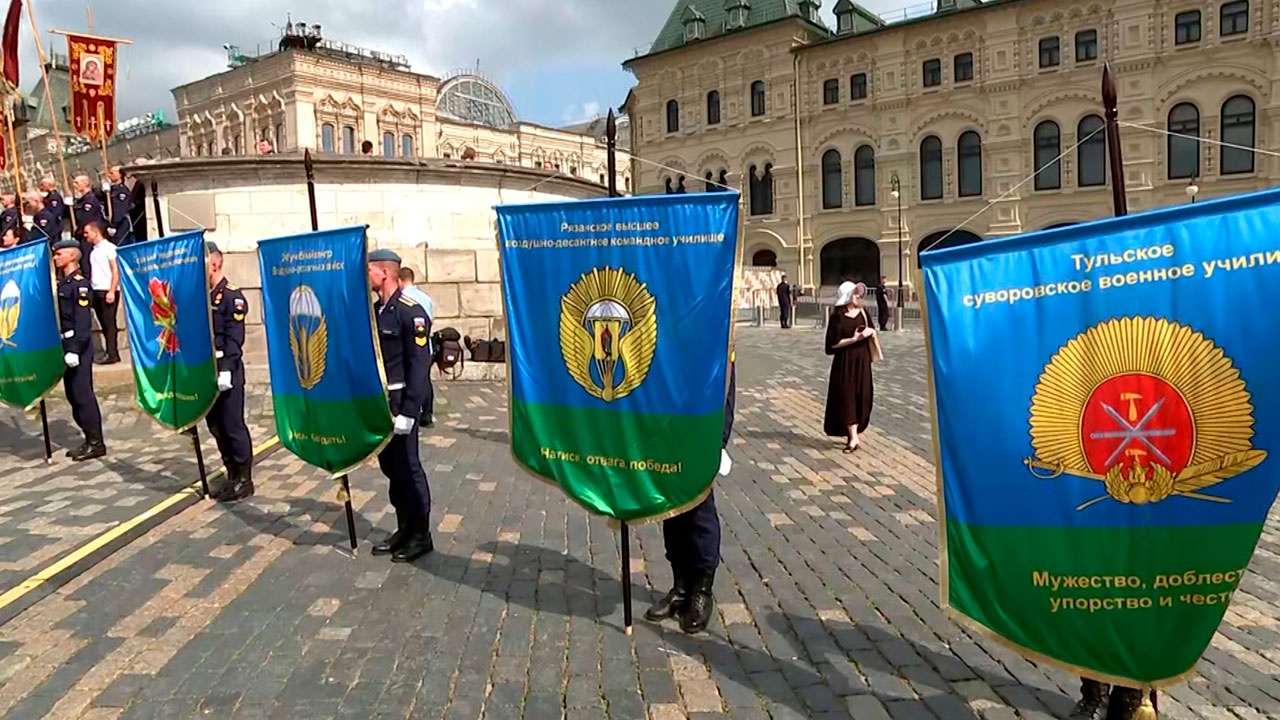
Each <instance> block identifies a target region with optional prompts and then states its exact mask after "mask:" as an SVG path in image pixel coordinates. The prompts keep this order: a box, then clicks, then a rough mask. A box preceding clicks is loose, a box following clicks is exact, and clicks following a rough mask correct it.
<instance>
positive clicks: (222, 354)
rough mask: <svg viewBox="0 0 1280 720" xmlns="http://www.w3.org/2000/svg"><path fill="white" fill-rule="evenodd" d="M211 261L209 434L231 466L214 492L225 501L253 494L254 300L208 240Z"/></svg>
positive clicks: (215, 495) (209, 267)
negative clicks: (247, 325) (230, 276)
mask: <svg viewBox="0 0 1280 720" xmlns="http://www.w3.org/2000/svg"><path fill="white" fill-rule="evenodd" d="M205 252H206V253H207V254H208V256H209V259H208V262H207V266H206V268H207V272H208V274H209V288H210V290H209V306H210V308H211V312H212V315H213V351H214V357H215V358H216V360H217V363H218V399H217V400H214V402H213V407H212V408H210V409H209V414H208V415H207V416H205V423H206V424H207V425H208V426H209V434H210V435H213V440H214V442H216V443H217V444H218V454H219V455H221V456H222V465H223V467H225V468H226V469H227V482H226V484H225V485H223V486H222V487H221V488H219V489H218V490H217V491H215V492H214V493H213V499H214V500H217V501H219V502H236V501H238V500H243V499H245V498H247V497H249V496H251V495H253V492H254V490H253V440H252V438H250V436H249V426H248V425H247V424H246V423H245V419H244V385H245V373H244V319H245V316H246V315H247V314H248V313H249V301H248V300H246V299H245V297H244V293H243V292H241V291H240V288H238V287H236V286H235V285H232V284H231V283H229V282H227V278H226V276H224V275H223V274H222V261H223V257H222V251H221V250H219V249H218V246H217V245H215V244H214V243H211V242H209V243H205Z"/></svg>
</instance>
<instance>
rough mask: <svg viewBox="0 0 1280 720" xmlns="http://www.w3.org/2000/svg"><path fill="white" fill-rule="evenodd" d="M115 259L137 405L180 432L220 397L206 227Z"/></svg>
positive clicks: (137, 247) (125, 249)
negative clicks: (118, 266) (205, 246)
mask: <svg viewBox="0 0 1280 720" xmlns="http://www.w3.org/2000/svg"><path fill="white" fill-rule="evenodd" d="M118 259H119V263H120V292H121V294H122V296H123V298H124V313H125V325H126V326H127V328H128V332H129V347H130V348H131V352H130V355H131V356H132V357H133V378H134V388H135V394H136V397H137V401H138V406H139V407H141V408H142V410H143V411H144V412H145V413H147V414H148V415H150V416H151V417H153V418H155V420H156V422H158V423H160V424H161V425H163V426H164V427H166V428H169V429H170V430H177V431H182V430H186V429H187V428H189V427H191V426H193V425H195V424H196V423H198V422H200V420H201V419H203V418H204V416H205V414H206V413H208V412H209V409H210V408H212V407H213V403H214V402H215V401H216V400H217V399H218V366H217V360H216V359H215V357H214V349H213V322H212V319H211V317H210V314H209V278H208V274H207V273H206V270H205V254H204V231H203V230H193V231H191V232H186V233H181V234H178V235H170V236H169V237H165V238H159V239H156V240H152V241H150V242H145V243H139V244H134V245H127V246H125V247H122V248H120V250H119V254H118Z"/></svg>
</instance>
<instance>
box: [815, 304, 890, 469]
mask: <svg viewBox="0 0 1280 720" xmlns="http://www.w3.org/2000/svg"><path fill="white" fill-rule="evenodd" d="M866 292H867V286H866V285H863V284H862V283H858V284H857V285H854V284H853V283H851V282H845V283H842V284H841V285H840V288H839V289H838V291H837V297H836V306H835V308H834V309H833V310H832V312H831V319H830V321H829V322H828V323H827V342H826V350H827V354H828V355H832V356H834V358H833V359H832V361H831V380H830V382H829V383H828V384H827V411H826V414H825V416H824V417H823V420H822V428H823V431H824V432H826V434H827V435H828V436H829V437H843V438H844V439H845V446H844V451H845V452H846V453H851V452H854V451H855V450H857V449H858V447H859V445H860V444H861V436H862V434H863V433H865V432H866V431H867V425H868V424H870V422H871V403H872V387H871V362H872V360H875V359H878V358H879V355H880V352H879V349H880V344H879V342H880V341H879V340H878V339H877V338H876V330H875V328H874V327H872V326H871V322H870V320H869V319H868V318H867V314H866V312H865V311H863V309H862V296H863V295H865V294H866Z"/></svg>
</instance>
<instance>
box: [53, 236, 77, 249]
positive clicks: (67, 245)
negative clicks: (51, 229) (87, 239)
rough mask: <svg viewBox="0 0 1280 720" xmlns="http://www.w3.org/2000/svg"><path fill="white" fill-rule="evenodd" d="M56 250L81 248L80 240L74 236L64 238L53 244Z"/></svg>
mask: <svg viewBox="0 0 1280 720" xmlns="http://www.w3.org/2000/svg"><path fill="white" fill-rule="evenodd" d="M53 249H54V250H79V249H80V241H79V240H75V239H73V238H63V239H62V240H59V241H58V242H56V243H54V244H53Z"/></svg>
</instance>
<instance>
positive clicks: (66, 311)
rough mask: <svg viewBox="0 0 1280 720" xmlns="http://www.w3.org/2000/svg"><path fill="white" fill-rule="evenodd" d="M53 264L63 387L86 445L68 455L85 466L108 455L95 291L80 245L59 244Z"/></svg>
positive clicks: (55, 245)
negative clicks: (96, 368)
mask: <svg viewBox="0 0 1280 720" xmlns="http://www.w3.org/2000/svg"><path fill="white" fill-rule="evenodd" d="M53 250H54V253H53V262H54V265H55V266H56V267H57V268H58V272H59V273H60V274H61V275H62V279H61V280H59V281H58V321H59V325H60V327H61V329H62V351H63V353H64V355H63V361H64V362H65V363H66V365H67V370H66V372H65V373H64V374H63V376H62V387H63V389H64V390H65V391H66V393H67V402H69V403H71V417H72V418H73V419H74V420H75V422H76V425H77V426H79V428H80V430H81V431H82V432H83V433H84V444H83V445H81V446H80V447H78V448H76V449H75V450H72V451H70V452H68V453H67V455H69V456H70V457H71V459H72V460H74V461H76V462H83V461H85V460H92V459H94V458H100V457H103V456H105V455H106V454H107V446H106V443H105V442H104V441H103V438H102V411H101V410H100V409H99V407H98V398H97V397H96V396H95V395H94V394H93V342H92V340H93V320H92V317H93V308H92V305H93V290H92V289H91V288H90V287H89V279H88V278H86V277H85V276H84V273H82V272H80V243H79V241H77V240H71V239H67V240H59V241H58V242H57V243H55V244H54V246H53Z"/></svg>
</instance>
